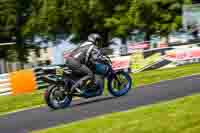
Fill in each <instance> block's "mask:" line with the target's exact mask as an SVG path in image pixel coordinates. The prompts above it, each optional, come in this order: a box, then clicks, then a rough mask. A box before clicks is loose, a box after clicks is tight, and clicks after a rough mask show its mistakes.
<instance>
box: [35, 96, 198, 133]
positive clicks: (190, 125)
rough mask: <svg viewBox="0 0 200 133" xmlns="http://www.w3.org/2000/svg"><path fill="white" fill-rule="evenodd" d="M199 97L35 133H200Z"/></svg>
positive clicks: (190, 97) (186, 98)
mask: <svg viewBox="0 0 200 133" xmlns="http://www.w3.org/2000/svg"><path fill="white" fill-rule="evenodd" d="M199 101H200V95H194V96H189V97H185V98H181V99H178V100H174V101H170V102H165V103H160V104H155V105H151V106H146V107H140V108H138V109H134V110H129V111H126V112H120V113H113V114H109V115H105V116H100V117H97V118H93V119H89V120H84V121H79V122H75V123H71V124H68V125H61V126H58V127H54V128H49V129H45V130H41V131H36V132H33V133H55V132H59V133H133V132H135V133H199V131H200V117H199V116H200V111H199V110H200V106H199Z"/></svg>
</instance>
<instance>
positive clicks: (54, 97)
mask: <svg viewBox="0 0 200 133" xmlns="http://www.w3.org/2000/svg"><path fill="white" fill-rule="evenodd" d="M62 87H63V86H61V85H50V86H49V87H48V89H47V90H46V91H45V96H44V98H45V101H46V104H47V105H48V106H49V107H50V108H52V109H54V110H55V109H63V108H66V107H68V106H69V105H70V103H71V101H72V96H71V95H66V94H65V93H64V91H61V89H62Z"/></svg>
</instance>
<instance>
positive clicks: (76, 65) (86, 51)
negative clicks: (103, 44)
mask: <svg viewBox="0 0 200 133" xmlns="http://www.w3.org/2000/svg"><path fill="white" fill-rule="evenodd" d="M85 44H86V45H85ZM85 44H83V45H80V46H79V47H78V48H76V49H74V50H73V51H72V52H71V53H70V56H69V57H68V58H67V60H66V65H67V66H68V67H69V68H70V69H71V70H72V72H73V74H75V75H76V74H77V75H82V76H81V78H80V80H79V81H78V82H76V83H75V84H74V85H73V87H72V90H73V89H75V88H78V89H81V86H82V85H83V84H84V83H86V81H88V80H90V81H91V82H93V83H94V74H93V70H94V69H95V68H94V67H95V66H94V65H95V62H96V61H97V60H98V56H99V53H100V51H99V50H98V48H97V47H96V46H95V45H94V44H93V43H92V42H85Z"/></svg>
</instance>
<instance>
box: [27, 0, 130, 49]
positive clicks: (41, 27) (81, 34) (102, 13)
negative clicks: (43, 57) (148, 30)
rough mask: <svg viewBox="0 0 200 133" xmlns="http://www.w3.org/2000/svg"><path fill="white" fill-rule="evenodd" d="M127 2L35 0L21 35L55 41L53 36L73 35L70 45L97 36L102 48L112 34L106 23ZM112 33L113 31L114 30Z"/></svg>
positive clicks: (114, 0)
mask: <svg viewBox="0 0 200 133" xmlns="http://www.w3.org/2000/svg"><path fill="white" fill-rule="evenodd" d="M125 1H127V0H79V1H74V0H54V1H51V0H43V1H41V0H38V1H37V2H36V4H35V5H40V6H39V7H38V6H37V7H38V8H34V12H33V13H32V14H31V17H30V19H29V21H28V22H27V23H26V26H25V28H24V34H27V33H34V34H35V33H36V34H40V35H42V36H50V38H54V39H55V37H56V36H55V35H57V34H63V33H65V34H67V35H74V39H73V40H74V41H76V42H80V41H81V40H86V39H87V36H88V35H89V34H91V33H99V34H100V35H101V36H103V38H104V42H105V43H104V44H105V45H108V44H107V42H108V40H110V39H111V38H112V37H113V36H114V35H115V34H113V33H114V31H113V27H112V26H109V24H108V22H107V20H108V18H110V17H112V16H113V15H114V14H115V15H116V14H117V13H115V12H120V11H118V9H119V8H120V5H123V4H124V3H126V2H125ZM114 30H115V29H114Z"/></svg>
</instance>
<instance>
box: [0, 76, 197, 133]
mask: <svg viewBox="0 0 200 133" xmlns="http://www.w3.org/2000/svg"><path fill="white" fill-rule="evenodd" d="M195 93H200V75H196V76H190V77H184V78H180V79H176V80H171V81H162V82H160V83H157V84H152V85H148V86H143V87H139V88H137V89H134V90H132V91H130V92H129V94H128V95H126V96H123V97H119V98H115V97H112V96H108V97H98V98H95V99H87V100H76V101H73V102H72V105H71V107H69V108H67V109H63V110H57V111H52V110H50V109H49V108H48V107H42V108H36V109H31V110H26V111H21V112H17V113H13V114H9V115H6V116H1V117H0V133H28V132H30V131H33V130H38V129H44V128H48V127H52V126H57V125H59V124H66V123H71V122H74V121H78V120H83V119H88V118H91V117H95V116H99V115H103V114H108V113H112V112H119V111H125V110H128V109H133V108H136V107H139V106H144V105H148V104H154V103H159V102H161V101H166V100H171V99H175V98H179V97H183V96H188V95H192V94H195ZM27 100H28V99H27ZM133 117H134V116H133Z"/></svg>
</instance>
